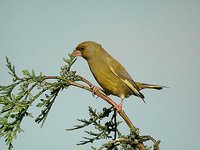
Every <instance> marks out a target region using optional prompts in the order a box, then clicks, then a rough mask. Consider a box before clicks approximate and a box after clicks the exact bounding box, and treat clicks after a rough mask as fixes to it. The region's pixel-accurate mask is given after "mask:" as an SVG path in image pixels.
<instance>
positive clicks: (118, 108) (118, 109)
mask: <svg viewBox="0 0 200 150" xmlns="http://www.w3.org/2000/svg"><path fill="white" fill-rule="evenodd" d="M122 106H123V101H121V102H120V103H119V105H118V106H117V108H116V109H117V111H118V112H120V111H122Z"/></svg>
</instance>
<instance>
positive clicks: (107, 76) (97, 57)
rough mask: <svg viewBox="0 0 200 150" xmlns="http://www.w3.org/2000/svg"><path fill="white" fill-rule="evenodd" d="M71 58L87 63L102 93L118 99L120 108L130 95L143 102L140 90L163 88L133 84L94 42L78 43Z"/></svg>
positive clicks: (117, 64)
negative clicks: (75, 57) (119, 99)
mask: <svg viewBox="0 0 200 150" xmlns="http://www.w3.org/2000/svg"><path fill="white" fill-rule="evenodd" d="M72 56H81V57H83V58H84V59H85V60H86V61H87V63H88V65H89V68H90V70H91V72H92V74H93V76H94V78H95V79H96V81H97V82H98V83H99V85H100V86H101V87H102V88H103V91H104V93H105V94H107V95H110V94H111V95H115V96H118V97H120V98H121V103H120V105H121V106H122V102H123V100H124V98H127V97H129V96H130V95H135V96H137V97H140V98H141V99H142V100H143V101H144V95H143V94H142V93H141V92H140V91H141V90H142V89H146V88H150V89H157V90H160V89H162V88H163V87H164V86H160V85H153V84H145V83H140V82H134V80H133V79H132V78H131V76H130V75H129V74H128V72H127V71H126V69H125V68H124V67H123V66H122V65H121V64H120V63H119V62H118V61H117V60H116V59H115V58H113V57H112V56H111V55H110V54H108V53H107V52H106V51H105V50H104V48H103V47H102V46H101V45H100V44H98V43H96V42H93V41H86V42H82V43H80V44H79V45H78V46H77V47H76V48H75V50H74V51H73V53H72Z"/></svg>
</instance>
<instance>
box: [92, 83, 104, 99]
mask: <svg viewBox="0 0 200 150" xmlns="http://www.w3.org/2000/svg"><path fill="white" fill-rule="evenodd" d="M97 91H103V90H102V89H101V88H100V87H98V86H92V96H93V97H94V96H95V95H96V93H97ZM97 98H98V97H97Z"/></svg>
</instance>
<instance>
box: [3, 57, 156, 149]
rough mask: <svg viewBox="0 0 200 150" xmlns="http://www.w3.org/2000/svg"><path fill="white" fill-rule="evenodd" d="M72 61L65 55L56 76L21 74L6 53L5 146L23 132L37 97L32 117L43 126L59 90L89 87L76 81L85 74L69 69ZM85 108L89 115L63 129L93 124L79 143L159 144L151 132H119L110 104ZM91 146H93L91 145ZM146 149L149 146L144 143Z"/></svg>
mask: <svg viewBox="0 0 200 150" xmlns="http://www.w3.org/2000/svg"><path fill="white" fill-rule="evenodd" d="M75 61H76V58H74V57H72V56H71V55H69V58H68V59H64V62H65V65H64V66H63V67H61V71H60V75H59V76H46V75H43V74H42V73H39V74H38V75H37V74H36V73H35V71H34V70H31V71H29V70H23V71H22V76H19V75H18V74H17V73H16V71H15V66H14V65H12V63H11V62H10V61H9V59H8V58H7V57H6V66H7V68H8V70H9V72H8V73H9V74H10V75H11V77H12V83H11V84H8V85H0V105H1V110H0V137H2V138H4V139H5V142H6V144H7V145H8V150H11V149H12V148H13V144H12V143H13V140H14V139H16V138H17V134H18V133H21V132H23V129H22V128H21V125H22V121H23V120H24V118H26V117H29V118H34V117H33V115H32V114H31V112H30V110H29V108H30V107H31V106H34V105H33V103H34V102H36V101H37V102H36V105H35V107H36V108H38V109H39V110H40V112H41V113H40V114H39V115H38V116H37V117H35V122H36V123H38V124H40V125H41V127H42V126H43V125H44V123H45V121H46V119H47V116H48V114H49V111H50V110H51V107H52V105H53V104H54V102H55V100H56V98H57V96H58V93H59V92H60V91H62V90H63V89H67V88H68V87H69V86H70V85H73V86H78V87H80V88H83V89H85V90H88V91H92V85H90V86H91V87H87V86H84V85H81V84H78V83H77V82H76V81H83V79H84V78H82V77H81V76H79V75H76V72H75V71H71V66H72V65H73V64H74V62H75ZM85 81H86V80H84V81H83V82H85ZM85 83H86V82H85ZM34 104H35V103H34ZM88 110H89V116H90V117H89V119H78V121H79V123H80V124H78V125H75V126H74V127H73V128H71V129H66V130H67V131H72V130H77V129H82V128H84V129H85V127H89V126H90V127H93V129H94V130H93V131H85V133H86V135H87V136H84V137H83V138H84V140H82V141H80V143H79V144H78V145H84V144H88V143H93V142H94V141H97V140H101V139H107V140H110V141H109V142H107V143H105V144H103V145H102V146H101V147H100V148H99V150H102V149H109V150H111V149H113V150H117V149H122V150H136V149H138V144H139V143H143V142H145V141H148V140H151V141H153V142H154V143H155V145H156V146H158V144H159V141H155V140H154V139H153V138H152V137H150V136H139V134H133V133H132V132H131V131H130V135H127V136H125V135H122V133H121V132H120V131H119V130H118V126H119V125H120V124H121V121H117V120H116V111H115V110H114V108H113V107H111V108H103V110H102V111H101V112H97V110H96V109H93V108H92V107H89V109H88ZM156 146H154V148H155V147H156ZM92 149H93V150H95V149H96V148H94V147H92ZM146 149H150V148H147V147H146Z"/></svg>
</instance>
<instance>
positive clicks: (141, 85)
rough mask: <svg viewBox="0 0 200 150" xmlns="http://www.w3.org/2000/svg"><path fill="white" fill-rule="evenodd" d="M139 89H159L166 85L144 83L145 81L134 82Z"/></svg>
mask: <svg viewBox="0 0 200 150" xmlns="http://www.w3.org/2000/svg"><path fill="white" fill-rule="evenodd" d="M135 84H136V85H137V87H138V88H139V90H142V89H156V90H161V89H163V88H166V86H162V85H154V84H146V83H140V82H135Z"/></svg>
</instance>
